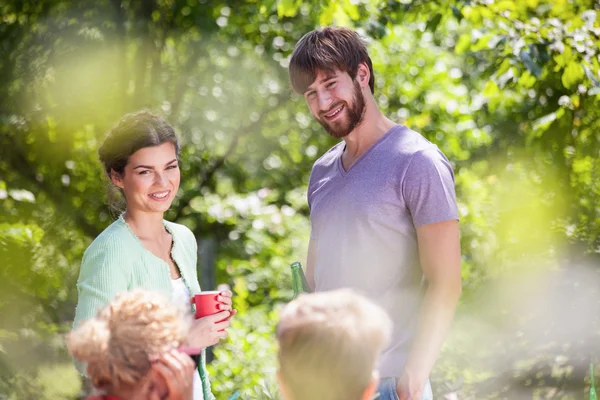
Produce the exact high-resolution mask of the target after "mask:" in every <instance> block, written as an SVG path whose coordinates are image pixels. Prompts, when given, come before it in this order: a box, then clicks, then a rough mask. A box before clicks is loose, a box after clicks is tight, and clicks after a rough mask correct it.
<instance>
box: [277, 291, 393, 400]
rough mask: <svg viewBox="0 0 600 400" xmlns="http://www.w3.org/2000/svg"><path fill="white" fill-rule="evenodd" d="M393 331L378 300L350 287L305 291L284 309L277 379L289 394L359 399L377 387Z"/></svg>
mask: <svg viewBox="0 0 600 400" xmlns="http://www.w3.org/2000/svg"><path fill="white" fill-rule="evenodd" d="M390 334H391V321H390V319H389V317H388V316H387V314H386V313H385V312H384V311H383V309H381V308H380V307H379V306H377V305H376V304H374V303H373V302H371V301H370V300H368V299H367V298H365V297H363V296H361V295H358V294H356V293H354V292H353V291H351V290H349V289H343V290H336V291H331V292H322V293H312V294H306V295H301V296H300V297H298V298H297V299H296V300H294V301H292V302H291V303H289V304H288V305H287V306H286V307H284V309H283V310H282V313H281V318H280V322H279V324H278V326H277V340H278V342H279V364H280V369H279V372H278V379H279V382H280V386H281V389H282V392H283V394H284V397H286V398H287V400H306V399H319V400H360V399H364V398H369V397H370V396H372V394H373V393H374V391H375V389H376V387H377V382H378V378H377V374H376V363H377V359H378V357H379V354H380V353H381V351H382V349H383V347H384V346H385V345H386V344H387V342H388V340H389V337H390Z"/></svg>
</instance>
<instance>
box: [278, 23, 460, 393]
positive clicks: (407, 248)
mask: <svg viewBox="0 0 600 400" xmlns="http://www.w3.org/2000/svg"><path fill="white" fill-rule="evenodd" d="M289 72H290V80H291V83H292V86H293V88H294V90H295V91H296V92H298V93H300V94H302V95H303V96H304V97H305V99H306V102H307V104H308V107H309V108H310V111H311V112H312V114H313V115H314V117H315V118H316V119H317V121H318V122H319V123H320V124H321V125H322V126H323V127H324V128H325V130H326V131H327V132H328V133H329V134H330V135H331V136H333V137H335V138H340V139H343V141H341V142H340V143H338V144H337V145H335V146H334V147H333V148H331V149H330V150H329V151H328V152H327V153H325V154H324V155H323V156H322V157H321V158H320V159H319V160H317V161H316V162H315V164H314V166H313V169H312V173H311V177H310V182H309V186H308V202H309V207H310V218H311V224H312V230H311V238H310V244H309V250H308V260H307V265H306V275H307V279H308V281H309V284H310V285H311V286H312V288H313V289H314V290H316V291H325V290H332V289H337V288H342V287H350V288H355V289H358V290H359V291H361V292H362V293H364V294H365V295H367V296H368V297H369V298H370V299H372V300H374V301H376V302H377V303H378V304H379V305H381V306H382V307H383V308H384V309H385V310H386V311H387V313H388V315H389V316H390V317H391V319H392V322H393V333H392V338H391V342H390V345H389V346H388V347H387V348H386V349H385V350H384V352H383V354H382V357H381V359H380V372H381V376H382V377H383V379H382V380H381V383H380V385H379V393H380V397H379V399H380V400H385V399H388V398H389V399H393V398H395V397H396V394H397V396H398V397H399V398H400V399H401V400H404V399H414V400H419V399H421V398H423V399H430V398H431V397H432V394H431V387H430V385H429V374H430V372H431V370H432V368H433V365H434V363H435V359H436V358H437V355H438V353H439V351H440V349H441V347H442V344H443V341H444V337H445V335H446V333H447V331H448V328H449V326H450V323H451V321H452V317H453V314H454V310H455V308H456V304H457V302H458V298H459V296H460V291H461V281H460V244H459V228H458V211H457V206H456V196H455V192H454V175H453V172H452V167H451V166H450V163H449V162H448V160H447V159H446V157H445V156H444V155H443V154H442V153H441V152H440V151H439V150H438V148H437V147H436V146H435V145H433V144H432V143H430V142H429V141H427V140H426V139H425V138H424V137H423V136H421V135H420V134H418V133H416V132H414V131H412V130H410V129H408V128H407V127H404V126H401V125H397V124H395V123H394V122H392V121H391V120H390V119H388V118H386V117H385V116H384V115H383V114H382V113H381V111H380V110H379V108H378V106H377V104H376V102H375V98H374V96H373V93H374V76H373V67H372V63H371V59H370V58H369V55H368V53H367V50H366V48H365V46H364V44H363V42H362V41H361V39H360V37H359V36H358V35H357V34H356V33H355V32H354V31H351V30H349V29H345V28H332V27H328V28H324V29H320V30H315V31H312V32H310V33H308V34H306V35H305V36H304V37H303V38H302V39H301V40H300V41H299V42H298V44H297V45H296V47H295V49H294V52H293V54H292V58H291V60H290V67H289ZM395 392H396V393H395Z"/></svg>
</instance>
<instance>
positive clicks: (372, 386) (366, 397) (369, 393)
mask: <svg viewBox="0 0 600 400" xmlns="http://www.w3.org/2000/svg"><path fill="white" fill-rule="evenodd" d="M378 386H379V372H377V371H373V375H372V376H371V380H370V381H369V384H368V385H367V388H366V389H365V391H364V392H363V395H362V397H361V400H373V399H374V398H375V395H376V394H377V387H378Z"/></svg>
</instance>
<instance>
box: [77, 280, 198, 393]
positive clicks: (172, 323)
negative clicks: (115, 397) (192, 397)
mask: <svg viewBox="0 0 600 400" xmlns="http://www.w3.org/2000/svg"><path fill="white" fill-rule="evenodd" d="M188 331H189V320H188V318H186V316H184V315H183V314H182V312H181V311H180V309H179V308H177V307H176V306H174V305H172V304H171V303H169V302H168V301H167V300H166V299H165V298H163V297H162V296H160V295H157V294H156V293H152V292H148V291H143V290H139V289H138V290H133V291H131V292H127V293H123V294H120V295H118V296H117V297H116V298H115V299H114V301H113V302H111V303H110V304H109V305H107V306H105V307H104V308H103V309H101V310H100V311H98V313H97V315H96V317H94V318H91V319H89V320H87V321H84V322H83V323H82V324H81V325H80V326H79V327H77V328H76V329H74V330H73V331H72V332H71V333H69V334H68V335H67V337H66V343H67V348H68V349H69V352H70V353H71V355H72V356H73V357H74V358H75V359H77V360H79V361H81V362H85V363H87V375H88V376H89V377H90V379H91V382H92V384H93V385H94V387H96V388H98V389H103V390H112V389H115V388H119V387H121V386H122V385H126V386H128V385H135V384H137V383H139V382H140V380H141V379H142V378H143V377H144V376H145V375H146V374H147V373H148V371H149V370H150V367H151V364H150V361H149V359H148V357H149V356H150V355H153V354H160V353H163V352H166V351H168V350H170V349H172V348H174V347H178V346H180V345H182V344H183V343H184V342H185V340H186V338H187V335H188Z"/></svg>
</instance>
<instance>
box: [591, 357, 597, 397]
mask: <svg viewBox="0 0 600 400" xmlns="http://www.w3.org/2000/svg"><path fill="white" fill-rule="evenodd" d="M590 400H598V397H596V388H595V387H594V363H591V364H590Z"/></svg>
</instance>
